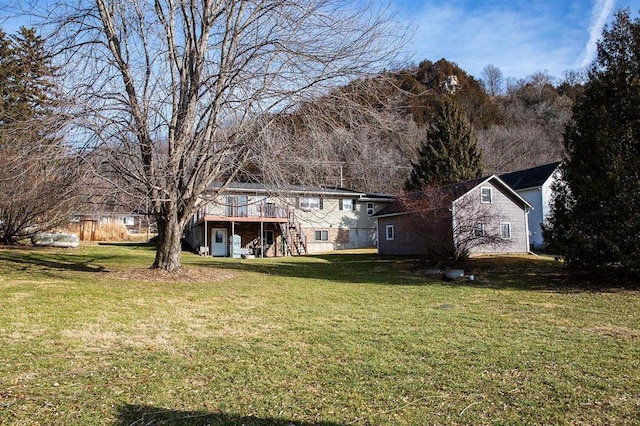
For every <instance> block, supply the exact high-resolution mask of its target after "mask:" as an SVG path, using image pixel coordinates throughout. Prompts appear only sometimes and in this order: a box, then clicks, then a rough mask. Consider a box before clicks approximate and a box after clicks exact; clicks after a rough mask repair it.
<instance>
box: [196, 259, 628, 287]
mask: <svg viewBox="0 0 640 426" xmlns="http://www.w3.org/2000/svg"><path fill="white" fill-rule="evenodd" d="M199 265H201V266H208V267H213V268H221V269H232V270H240V271H248V272H249V271H250V272H258V273H264V274H269V275H277V276H282V277H292V278H308V279H326V280H331V281H337V282H345V283H373V284H383V285H409V286H411V285H434V284H438V285H449V286H454V287H461V286H467V287H474V288H483V287H484V288H494V289H500V288H503V289H511V290H526V291H552V292H563V293H564V292H582V291H590V292H609V291H618V290H638V289H640V287H639V286H638V282H637V280H636V281H633V280H632V281H629V280H628V279H626V278H621V277H615V276H597V275H593V274H575V273H572V272H571V271H570V270H569V269H567V268H566V267H565V266H564V265H562V264H561V263H559V262H556V261H554V260H553V259H546V258H543V259H541V258H536V257H533V256H495V257H487V258H475V259H468V260H467V261H466V262H465V263H464V264H463V265H460V266H459V267H460V268H462V269H463V270H464V273H465V276H466V277H465V278H464V279H461V280H455V281H445V280H443V279H442V278H441V277H440V276H427V275H425V273H424V272H425V270H426V269H429V268H428V267H426V266H425V263H424V262H423V261H422V260H421V259H417V258H415V257H413V258H409V257H400V256H397V257H395V256H394V257H391V256H389V257H386V256H379V255H377V254H321V255H309V256H305V257H304V258H295V257H286V258H277V259H273V258H271V259H267V260H263V259H253V260H242V259H237V260H236V259H233V260H232V259H224V260H218V259H216V258H209V259H207V260H206V261H204V262H202V263H199ZM469 275H474V280H473V281H472V280H469V279H468V276H469Z"/></svg>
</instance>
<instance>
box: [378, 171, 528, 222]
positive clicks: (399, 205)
mask: <svg viewBox="0 0 640 426" xmlns="http://www.w3.org/2000/svg"><path fill="white" fill-rule="evenodd" d="M490 180H493V181H494V182H495V183H496V184H497V185H498V186H501V187H502V188H503V189H504V190H505V191H506V192H508V193H510V194H511V196H512V197H513V199H514V200H517V201H519V202H520V203H521V204H522V206H523V208H529V209H531V208H532V206H531V205H530V204H529V203H528V202H527V201H526V200H524V199H523V198H522V197H520V196H519V195H518V194H517V193H516V192H515V191H514V190H513V189H512V188H511V187H509V185H507V184H506V183H505V182H504V181H502V180H501V179H500V178H499V177H498V176H496V175H491V176H486V177H482V178H478V179H473V180H469V181H466V182H460V183H454V184H451V185H444V186H439V187H435V188H430V189H426V190H423V191H418V192H410V193H407V194H404V195H402V196H400V197H398V199H397V200H396V201H394V202H393V203H391V204H389V205H388V206H386V207H385V208H384V209H382V210H380V211H379V212H377V213H376V214H374V215H373V216H374V217H385V216H396V215H401V214H405V213H409V211H408V210H407V205H411V203H412V202H414V203H416V202H418V201H420V200H424V199H427V198H436V199H440V200H441V201H442V203H440V204H441V206H442V207H444V206H449V205H450V204H451V203H453V202H454V201H456V200H458V199H459V198H460V197H462V196H463V195H464V194H466V193H468V192H469V191H471V190H472V189H474V188H477V187H478V186H480V185H482V184H484V183H486V182H488V181H490Z"/></svg>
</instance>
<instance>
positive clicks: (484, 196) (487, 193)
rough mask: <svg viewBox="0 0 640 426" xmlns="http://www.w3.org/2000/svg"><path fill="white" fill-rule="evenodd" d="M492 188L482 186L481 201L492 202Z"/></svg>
mask: <svg viewBox="0 0 640 426" xmlns="http://www.w3.org/2000/svg"><path fill="white" fill-rule="evenodd" d="M491 195H492V194H491V188H480V202H481V203H488V204H490V203H491Z"/></svg>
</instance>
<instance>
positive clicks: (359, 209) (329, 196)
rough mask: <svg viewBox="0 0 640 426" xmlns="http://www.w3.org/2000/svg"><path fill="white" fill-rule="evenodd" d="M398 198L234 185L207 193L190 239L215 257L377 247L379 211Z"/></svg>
mask: <svg viewBox="0 0 640 426" xmlns="http://www.w3.org/2000/svg"><path fill="white" fill-rule="evenodd" d="M392 200H393V198H392V197H389V196H385V195H376V194H366V193H362V192H357V191H352V190H348V189H342V188H322V187H311V186H289V187H286V188H276V187H269V186H266V185H262V184H256V183H233V184H231V185H228V186H227V187H226V188H224V191H220V190H219V188H216V187H214V188H212V190H210V191H207V192H206V193H205V194H204V195H203V196H202V197H201V199H200V201H199V207H198V210H197V212H196V214H195V215H194V216H193V217H192V218H191V220H190V221H189V224H188V226H187V229H186V230H185V235H186V241H187V242H188V244H189V245H190V246H191V247H192V248H193V249H194V250H195V251H198V252H201V251H202V252H203V253H205V254H207V255H212V256H238V255H239V254H242V255H258V256H288V255H300V254H307V253H318V252H324V251H330V250H339V249H350V248H363V247H371V246H375V242H376V236H377V233H376V229H375V220H374V219H373V215H374V214H375V213H376V212H378V211H379V210H381V209H382V208H383V207H384V206H386V205H387V204H388V203H389V202H391V201H392ZM232 236H235V238H236V240H237V241H236V242H235V244H231V237H232ZM230 248H234V249H233V250H230ZM238 249H239V252H240V253H238Z"/></svg>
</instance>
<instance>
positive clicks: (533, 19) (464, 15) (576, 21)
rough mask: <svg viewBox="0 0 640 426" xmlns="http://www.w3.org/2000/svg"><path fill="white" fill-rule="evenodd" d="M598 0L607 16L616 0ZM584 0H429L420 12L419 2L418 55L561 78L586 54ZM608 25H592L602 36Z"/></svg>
mask: <svg viewBox="0 0 640 426" xmlns="http://www.w3.org/2000/svg"><path fill="white" fill-rule="evenodd" d="M597 1H598V2H599V3H600V4H601V7H600V8H599V9H597V10H598V11H599V12H600V13H601V14H602V15H604V18H603V19H604V22H606V20H607V16H608V14H609V13H610V11H611V9H612V8H613V4H610V3H615V0H597ZM452 3H453V5H452ZM581 3H582V2H580V3H578V2H576V3H572V4H571V5H570V8H564V5H563V6H560V4H559V3H554V2H546V1H532V2H531V3H529V6H527V7H522V5H519V6H518V5H517V4H514V3H511V2H506V1H505V2H496V3H489V4H486V3H485V4H482V5H478V4H477V5H478V6H477V7H474V6H470V5H473V2H446V4H445V3H444V2H441V1H438V0H435V1H426V2H424V3H422V8H421V9H420V11H419V12H418V14H417V15H416V14H415V10H416V9H415V8H414V9H413V11H412V12H413V14H414V15H413V16H412V21H413V22H414V24H415V25H416V27H417V28H416V32H415V37H414V40H413V45H414V50H415V51H416V54H415V56H414V58H415V60H416V61H420V60H423V59H429V60H433V61H436V60H438V59H440V58H442V57H444V58H446V59H447V60H450V61H453V62H456V63H457V64H458V65H459V66H460V67H461V68H462V69H464V70H465V71H467V72H468V73H469V74H471V75H473V76H475V77H476V78H480V77H481V72H482V68H484V66H485V65H487V64H493V65H495V66H497V67H498V68H500V69H501V70H502V72H503V74H504V75H505V76H513V77H516V78H525V77H527V76H528V75H531V74H533V73H535V72H538V71H543V72H547V73H549V74H550V75H551V76H554V77H558V78H560V77H561V76H562V73H563V72H564V71H565V70H568V69H573V68H576V67H579V66H581V65H580V64H581V62H582V60H583V55H582V53H583V49H584V46H585V42H586V38H587V35H586V31H587V30H586V26H587V22H588V20H589V16H590V11H589V9H588V8H585V7H584V6H583V4H581ZM607 7H608V9H607ZM594 13H595V8H594ZM598 22H600V21H598ZM598 25H599V26H598ZM602 25H604V23H600V24H592V26H591V30H590V32H591V33H592V34H597V35H596V36H595V37H596V39H597V37H598V36H599V34H600V32H601V30H602ZM594 43H595V42H594ZM594 45H595V44H594Z"/></svg>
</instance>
